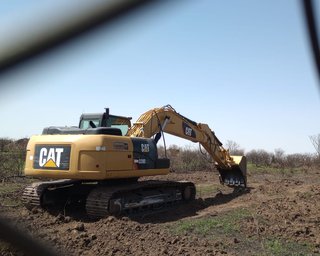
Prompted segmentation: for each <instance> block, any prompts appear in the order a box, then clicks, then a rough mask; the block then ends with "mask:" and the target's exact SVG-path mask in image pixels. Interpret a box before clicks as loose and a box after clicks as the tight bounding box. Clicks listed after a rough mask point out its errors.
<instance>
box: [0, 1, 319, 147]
mask: <svg viewBox="0 0 320 256" xmlns="http://www.w3.org/2000/svg"><path fill="white" fill-rule="evenodd" d="M52 2H54V3H52ZM64 2H65V1H51V3H49V1H43V2H42V3H41V4H40V3H39V2H38V1H22V0H14V1H7V3H6V4H1V6H0V17H2V18H0V19H2V22H0V31H2V32H4V31H5V34H6V35H7V36H6V38H7V39H8V38H9V39H10V38H12V37H13V34H14V33H15V32H16V31H18V32H19V31H21V33H25V34H29V33H30V35H32V33H34V31H35V30H36V29H37V28H38V27H41V26H46V25H47V24H49V23H51V22H52V21H54V22H57V21H58V20H61V19H62V18H63V17H64V15H68V13H69V12H71V10H73V11H74V10H77V8H80V7H81V4H80V3H79V1H77V3H75V2H76V1H68V4H67V6H66V7H64V6H63V4H64ZM84 2H86V1H84ZM96 2H97V1H96ZM169 2H174V1H167V3H166V4H163V5H158V8H157V9H153V10H149V11H148V12H144V13H142V12H139V13H138V14H137V15H135V16H132V17H130V18H128V19H125V20H124V21H122V22H118V23H117V24H116V25H113V26H112V27H110V26H109V27H104V28H101V29H99V30H98V31H96V32H94V33H92V34H91V35H90V36H88V37H85V38H82V39H81V40H79V41H76V42H74V43H72V44H68V45H67V46H66V47H64V48H61V49H59V50H56V51H54V52H52V53H50V54H47V55H46V56H44V57H42V58H40V59H38V60H37V61H33V62H29V63H27V64H26V65H25V66H24V67H21V68H19V69H17V70H15V72H11V73H8V74H6V75H5V76H2V77H0V85H1V87H0V107H1V110H0V118H1V120H2V121H1V126H0V136H1V137H10V138H21V137H25V136H31V135H33V134H39V133H41V132H42V129H43V128H44V127H46V126H50V125H77V124H78V120H79V117H80V115H81V113H83V112H103V111H104V108H105V107H109V108H110V110H111V113H113V114H118V115H124V116H132V117H133V120H135V119H137V118H138V117H139V116H140V115H141V114H142V113H144V112H145V111H147V110H149V109H151V108H154V107H160V106H163V105H166V104H171V105H172V106H173V107H174V108H175V109H176V110H177V111H178V112H180V113H181V114H183V115H185V116H187V117H188V118H190V119H192V120H194V121H196V122H201V123H207V124H208V125H209V126H210V127H211V128H212V130H214V131H215V133H216V135H217V136H218V138H219V139H220V140H221V141H222V142H226V141H227V140H233V141H236V142H237V143H239V144H240V145H241V146H242V147H243V148H245V150H246V151H249V150H251V149H265V150H268V151H273V150H274V149H275V148H282V149H283V150H285V152H286V153H297V152H300V153H304V152H314V149H313V147H312V144H311V143H310V140H309V138H308V136H309V135H313V134H317V133H320V118H319V117H320V97H319V90H318V87H317V86H318V84H317V80H316V78H317V77H316V73H315V69H314V66H313V63H312V59H311V55H310V51H309V44H308V41H307V37H306V34H305V27H304V20H303V17H302V11H301V10H300V2H299V1H291V0H287V1H285V0H282V1H275V0H274V1H263V2H262V1H254V0H251V1H249V0H246V1H245V0H242V1H212V0H202V1H176V3H174V4H171V3H169ZM1 38H2V39H1V40H4V39H3V38H4V37H3V36H2V37H1ZM9 39H8V40H9ZM167 140H168V142H169V144H177V145H181V146H184V145H191V142H188V141H185V140H182V139H178V138H175V137H172V136H167Z"/></svg>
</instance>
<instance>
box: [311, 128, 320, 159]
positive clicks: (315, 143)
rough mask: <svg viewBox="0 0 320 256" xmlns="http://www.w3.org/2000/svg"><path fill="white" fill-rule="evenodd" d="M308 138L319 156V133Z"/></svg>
mask: <svg viewBox="0 0 320 256" xmlns="http://www.w3.org/2000/svg"><path fill="white" fill-rule="evenodd" d="M309 139H310V141H311V143H312V145H313V146H314V148H315V150H316V153H317V155H318V157H320V133H319V134H316V135H311V136H309Z"/></svg>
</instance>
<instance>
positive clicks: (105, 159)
mask: <svg viewBox="0 0 320 256" xmlns="http://www.w3.org/2000/svg"><path fill="white" fill-rule="evenodd" d="M143 145H147V144H143ZM37 148H39V150H37ZM66 149H68V150H69V151H68V153H69V156H67V158H68V159H65V165H64V166H63V167H62V166H61V165H62V164H63V163H62V162H61V161H62V160H63V159H62V156H63V153H64V152H63V150H64V151H66ZM133 151H134V146H133V142H132V139H131V138H130V137H128V136H113V135H38V136H32V137H31V139H30V141H29V143H28V146H27V156H26V165H25V174H26V175H28V176H33V177H47V178H52V179H81V180H107V179H121V178H133V177H142V176H154V175H165V174H168V173H169V168H168V167H167V168H165V167H162V168H152V169H148V168H144V169H139V166H138V164H137V163H136V162H137V161H139V159H137V158H135V157H134V152H133ZM148 153H149V152H144V153H143V155H146V154H148ZM36 162H37V163H36ZM66 162H68V164H67V163H66Z"/></svg>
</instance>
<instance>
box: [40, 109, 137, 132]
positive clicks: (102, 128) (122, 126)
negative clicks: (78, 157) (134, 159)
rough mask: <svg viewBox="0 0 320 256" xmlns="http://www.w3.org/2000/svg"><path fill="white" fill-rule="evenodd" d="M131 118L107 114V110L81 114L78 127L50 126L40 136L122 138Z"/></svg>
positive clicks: (129, 125)
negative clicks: (80, 135)
mask: <svg viewBox="0 0 320 256" xmlns="http://www.w3.org/2000/svg"><path fill="white" fill-rule="evenodd" d="M131 119H132V118H131V117H124V116H115V115H110V114H109V108H106V111H105V112H104V113H94V114H92V113H90V114H82V115H81V116H80V122H79V126H78V127H77V126H50V127H46V128H44V129H43V131H42V135H55V134H61V135H63V134H109V135H118V136H124V135H126V134H127V132H128V129H129V128H130V127H131V121H130V120H131Z"/></svg>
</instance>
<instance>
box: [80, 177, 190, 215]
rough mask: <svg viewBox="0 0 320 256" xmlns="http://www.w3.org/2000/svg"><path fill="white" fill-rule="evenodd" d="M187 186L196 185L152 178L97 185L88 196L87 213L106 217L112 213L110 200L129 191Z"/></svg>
mask: <svg viewBox="0 0 320 256" xmlns="http://www.w3.org/2000/svg"><path fill="white" fill-rule="evenodd" d="M187 186H192V187H194V184H193V183H192V182H187V181H180V182H173V181H154V180H152V181H143V182H137V183H134V184H127V185H120V186H114V187H107V186H104V187H97V188H95V189H93V190H92V191H91V192H90V194H89V195H88V197H87V202H86V211H87V214H88V215H89V216H90V217H93V218H100V217H106V216H108V215H110V213H109V210H108V208H109V202H110V200H111V199H112V198H119V197H120V198H121V197H122V196H123V195H125V194H127V193H134V192H135V191H137V190H141V189H164V188H176V189H179V190H180V189H182V188H183V187H187ZM194 193H195V191H194ZM180 201H183V198H181V200H179V202H180ZM179 202H176V201H174V202H173V201H170V202H169V203H171V205H172V204H177V203H179ZM149 207H150V208H151V207H152V205H149ZM139 210H140V209H139ZM139 210H138V213H139ZM144 212H145V210H144ZM123 213H124V212H121V214H123Z"/></svg>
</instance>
